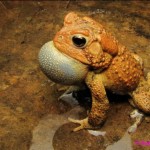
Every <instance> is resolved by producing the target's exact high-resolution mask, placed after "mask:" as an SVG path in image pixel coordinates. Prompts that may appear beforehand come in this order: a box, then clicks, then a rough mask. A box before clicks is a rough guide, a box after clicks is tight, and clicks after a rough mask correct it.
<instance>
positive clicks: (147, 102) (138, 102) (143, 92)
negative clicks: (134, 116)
mask: <svg viewBox="0 0 150 150" xmlns="http://www.w3.org/2000/svg"><path fill="white" fill-rule="evenodd" d="M149 80H150V79H149V74H148V76H147V80H145V79H144V78H142V79H141V80H140V83H139V85H138V87H137V88H136V90H135V91H133V92H132V93H131V96H132V99H133V103H134V105H135V107H136V108H138V109H140V110H142V111H143V112H144V113H148V114H150V84H149Z"/></svg>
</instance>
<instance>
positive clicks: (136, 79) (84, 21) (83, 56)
mask: <svg viewBox="0 0 150 150" xmlns="http://www.w3.org/2000/svg"><path fill="white" fill-rule="evenodd" d="M56 53H57V54H56ZM39 60H40V65H41V68H42V70H43V71H44V73H45V74H46V75H47V76H48V77H49V78H50V79H52V80H54V81H56V82H59V83H62V84H70V85H73V84H76V85H77V84H82V83H86V85H87V86H88V88H89V89H90V92H91V95H92V107H91V110H90V112H89V114H88V117H87V118H86V119H83V120H73V119H70V121H72V122H75V123H79V124H81V125H80V126H79V127H77V128H76V129H75V130H74V131H77V130H80V129H83V128H97V127H99V126H100V125H101V124H102V123H103V122H104V121H105V119H106V116H107V111H108V109H109V101H108V99H107V95H106V91H105V89H108V90H110V91H112V92H113V93H117V94H129V95H130V96H131V97H132V102H131V104H132V105H134V106H135V107H136V108H138V109H140V110H142V111H143V112H145V113H150V84H149V82H148V80H149V79H145V78H144V75H143V68H142V61H141V59H140V57H139V56H137V55H136V54H134V53H132V52H131V51H129V50H128V49H127V48H126V47H125V46H123V45H121V44H120V43H119V42H118V41H117V40H116V39H115V38H114V37H113V36H112V35H111V34H110V33H108V32H107V31H106V30H105V28H104V27H103V26H102V25H101V24H100V23H98V22H96V21H94V20H93V19H91V18H89V17H79V16H78V15H77V14H76V13H74V12H71V13H69V14H67V15H66V17H65V19H64V26H63V27H62V29H61V30H60V31H59V32H58V33H57V34H56V35H55V37H54V40H53V41H51V42H49V43H46V44H45V45H44V46H43V47H42V49H41V51H40V54H39Z"/></svg>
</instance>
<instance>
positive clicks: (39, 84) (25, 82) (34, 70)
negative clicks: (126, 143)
mask: <svg viewBox="0 0 150 150" xmlns="http://www.w3.org/2000/svg"><path fill="white" fill-rule="evenodd" d="M70 11H76V12H77V13H78V14H82V15H88V16H91V17H93V18H94V19H96V20H97V21H99V22H101V23H102V24H103V25H104V26H106V29H107V30H108V31H110V32H111V33H112V34H113V35H114V36H115V37H116V38H117V39H118V40H119V41H120V42H121V43H122V44H124V45H125V46H127V47H128V48H129V49H131V50H132V51H134V52H136V53H137V54H139V55H140V56H141V57H142V58H143V60H144V64H145V65H144V66H145V70H144V71H145V73H147V72H148V71H150V44H149V43H150V18H149V16H150V3H149V2H148V1H126V2H125V1H106V2H105V1H84V2H82V1H63V2H62V1H49V2H48V1H22V2H18V1H0V150H28V149H29V148H30V145H31V140H32V130H33V129H34V127H35V126H37V125H38V122H39V121H40V119H41V118H43V117H44V116H46V115H48V114H62V113H64V112H67V111H69V110H70V109H71V108H70V106H69V105H67V104H65V103H63V102H61V101H58V100H57V99H58V97H59V96H60V95H61V94H62V92H63V91H59V89H60V88H61V87H62V86H60V85H57V84H53V82H51V81H49V80H48V79H47V77H46V76H45V75H44V74H43V73H42V72H41V70H40V68H39V64H38V59H37V58H38V52H39V50H40V48H41V46H42V45H43V44H44V43H46V42H47V41H49V40H51V39H53V37H54V35H55V33H56V32H57V31H58V30H59V29H60V28H61V26H62V24H63V18H64V16H65V15H66V14H67V13H68V12H70ZM114 99H117V100H116V101H115V100H112V101H111V108H110V111H109V113H108V120H107V121H106V123H105V124H104V126H103V127H102V130H105V131H106V132H107V134H106V137H105V138H104V137H102V136H99V137H94V136H93V135H89V134H88V133H87V131H86V130H84V131H80V132H78V133H72V132H71V130H72V128H73V127H75V126H76V125H74V124H72V123H67V124H65V125H63V126H62V127H60V128H59V129H58V130H57V132H56V134H55V136H54V141H53V146H54V149H55V150H63V149H66V150H70V149H72V150H76V149H79V150H80V149H81V150H82V149H85V146H87V145H88V148H87V149H89V150H91V149H92V150H93V149H94V150H99V149H105V147H106V144H105V143H109V144H111V143H114V142H115V141H118V140H119V139H120V138H121V137H122V136H123V134H124V132H125V131H126V129H127V128H128V127H129V126H130V125H131V124H132V123H133V120H131V119H130V118H129V113H130V112H131V111H132V110H133V108H132V107H131V106H130V105H129V103H128V101H127V98H124V97H120V98H119V100H122V99H125V100H123V101H122V102H121V103H120V102H119V100H118V97H116V98H114ZM149 120H150V119H149V117H147V118H146V119H145V120H144V121H143V123H142V124H141V125H140V126H139V128H138V130H137V132H136V133H134V134H132V135H131V137H132V145H133V149H134V150H148V149H149V148H150V147H149V146H137V145H135V143H134V141H136V140H139V141H141V140H143V141H150V121H149ZM77 139H78V140H77ZM64 143H67V147H65V144H64Z"/></svg>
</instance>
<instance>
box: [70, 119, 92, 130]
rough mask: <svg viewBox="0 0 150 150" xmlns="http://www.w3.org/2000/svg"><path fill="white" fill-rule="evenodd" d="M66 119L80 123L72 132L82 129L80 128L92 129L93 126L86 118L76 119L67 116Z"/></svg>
mask: <svg viewBox="0 0 150 150" xmlns="http://www.w3.org/2000/svg"><path fill="white" fill-rule="evenodd" d="M68 120H69V121H71V122H73V123H77V124H80V126H79V127H77V128H75V129H73V131H74V132H76V131H79V130H82V129H93V127H92V126H91V125H90V124H89V122H88V118H85V119H83V120H76V119H72V118H68Z"/></svg>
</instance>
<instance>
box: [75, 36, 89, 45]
mask: <svg viewBox="0 0 150 150" xmlns="http://www.w3.org/2000/svg"><path fill="white" fill-rule="evenodd" d="M72 41H73V43H74V44H75V46H77V47H82V46H84V45H85V44H86V39H85V38H84V37H80V36H73V38H72Z"/></svg>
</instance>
